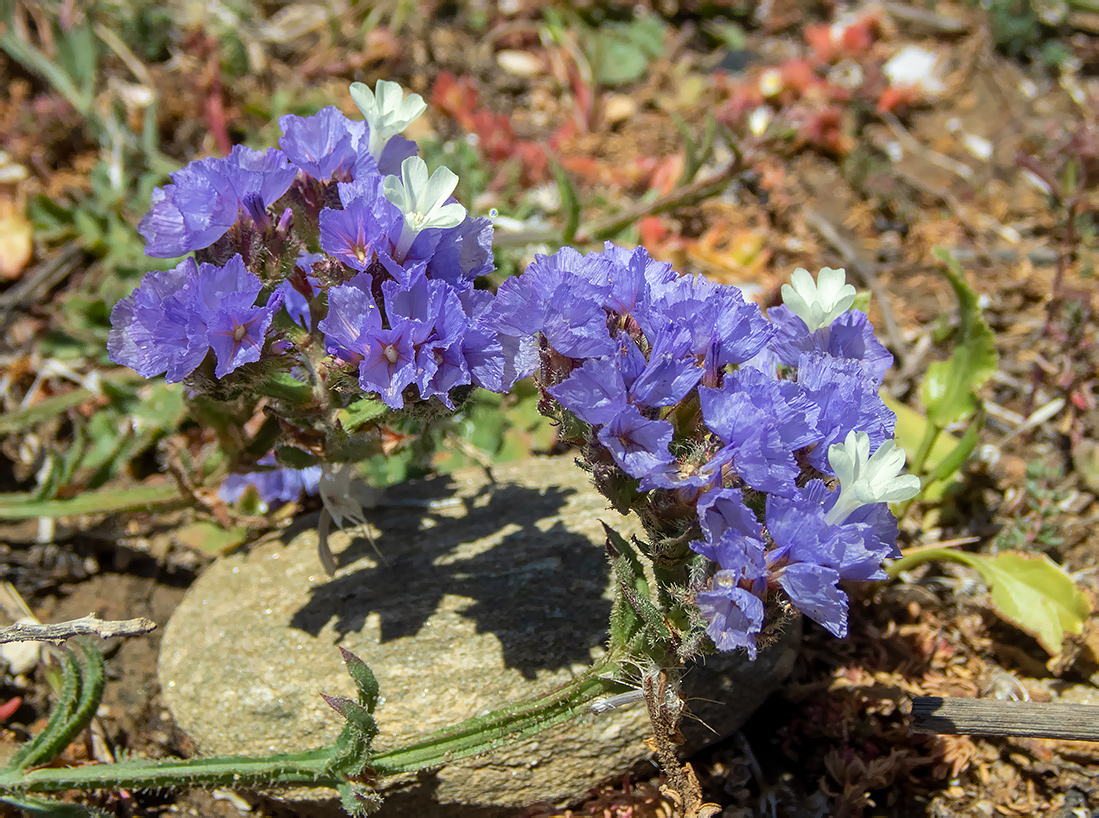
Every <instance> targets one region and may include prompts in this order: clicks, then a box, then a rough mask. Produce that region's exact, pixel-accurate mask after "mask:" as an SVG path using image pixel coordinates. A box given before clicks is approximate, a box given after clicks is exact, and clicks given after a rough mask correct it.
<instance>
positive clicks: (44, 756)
mask: <svg viewBox="0 0 1099 818" xmlns="http://www.w3.org/2000/svg"><path fill="white" fill-rule="evenodd" d="M79 701H80V664H79V663H78V662H77V660H76V656H75V655H74V654H73V652H72V651H71V650H65V651H63V652H62V654H61V691H60V692H59V693H58V695H57V704H56V705H54V708H53V711H52V712H51V713H50V718H49V720H48V721H47V722H46V726H45V727H43V728H42V732H40V733H39V734H38V735H36V736H35V737H34V738H32V739H30V740H28V741H27V742H26V744H24V745H23V746H22V747H20V748H19V749H18V750H16V751H15V753H14V754H13V755H12V757H11V759H10V760H9V761H8V767H9V768H10V769H13V770H23V769H26V768H27V767H34V766H37V765H39V764H45V763H46V762H47V761H49V760H50V759H51V758H53V756H52V755H49V754H48V753H47V750H48V748H51V747H53V745H54V743H55V742H56V740H57V737H58V736H60V735H61V734H62V733H63V732H64V730H65V726H66V723H67V722H68V720H69V718H70V717H71V716H72V714H73V712H74V711H75V710H76V708H77V704H78V703H79Z"/></svg>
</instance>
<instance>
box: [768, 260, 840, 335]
mask: <svg viewBox="0 0 1099 818" xmlns="http://www.w3.org/2000/svg"><path fill="white" fill-rule="evenodd" d="M790 282H791V283H790V284H784V285H782V301H783V303H784V304H785V305H786V306H787V307H789V309H790V311H791V312H793V313H794V315H796V316H797V317H798V318H800V319H801V320H802V321H804V322H805V325H806V326H807V327H808V328H809V331H810V332H816V331H817V330H819V329H821V328H823V327H827V326H829V325H830V324H831V323H832V322H833V321H835V320H836V319H837V318H838V317H839V316H841V315H843V314H844V313H845V312H847V311H848V310H849V309H851V305H852V304H854V303H855V295H856V293H855V288H854V287H852V286H851V285H850V284H847V283H845V271H844V270H843V269H842V268H840V269H832V268H831V267H822V268H821V271H820V273H819V274H818V275H817V280H816V281H815V282H814V281H813V277H812V276H811V275H810V274H809V272H808V271H807V270H805V269H803V268H801V267H799V268H798V269H796V270H794V273H793V275H791V276H790Z"/></svg>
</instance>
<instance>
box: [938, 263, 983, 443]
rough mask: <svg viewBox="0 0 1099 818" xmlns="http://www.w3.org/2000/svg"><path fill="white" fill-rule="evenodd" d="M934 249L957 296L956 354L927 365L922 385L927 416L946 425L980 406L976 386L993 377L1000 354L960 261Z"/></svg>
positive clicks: (942, 425) (939, 423)
mask: <svg viewBox="0 0 1099 818" xmlns="http://www.w3.org/2000/svg"><path fill="white" fill-rule="evenodd" d="M934 253H935V257H936V258H937V259H938V260H939V261H940V262H941V263H942V264H943V265H944V267H943V270H942V274H943V276H944V277H945V278H946V279H947V281H949V282H950V286H951V287H953V288H954V295H955V296H956V297H957V299H958V319H959V320H958V331H957V334H956V336H955V339H954V354H953V355H951V357H950V359H949V360H947V361H937V362H935V363H933V364H931V366H929V367H928V368H927V376H926V377H925V378H924V381H923V385H922V389H921V398H922V400H923V405H924V408H925V409H926V410H927V417H928V420H930V421H931V422H932V423H934V424H935V425H936V426H938V427H939V428H943V427H945V426H949V425H950V424H951V423H956V422H957V421H960V420H965V419H966V418H968V417H970V416H971V415H972V414H973V413H974V412H975V411H976V410H977V405H978V398H977V392H976V390H977V389H979V388H980V387H981V385H982V384H984V383H985V381H987V380H988V379H989V378H990V377H992V375H993V373H994V372H995V371H996V367H997V365H998V358H997V355H996V347H995V343H994V339H993V336H992V332H991V330H989V328H988V325H987V324H985V322H984V320H983V319H982V318H981V312H980V307H979V306H978V305H977V296H976V294H975V293H974V292H973V290H972V289H970V287H969V285H968V284H967V283H966V281H965V274H964V273H963V272H962V268H961V265H959V264H958V262H957V261H956V260H955V259H953V258H952V257H951V256H950V254H949V253H948V252H946V251H945V250H943V249H942V248H935V251H934Z"/></svg>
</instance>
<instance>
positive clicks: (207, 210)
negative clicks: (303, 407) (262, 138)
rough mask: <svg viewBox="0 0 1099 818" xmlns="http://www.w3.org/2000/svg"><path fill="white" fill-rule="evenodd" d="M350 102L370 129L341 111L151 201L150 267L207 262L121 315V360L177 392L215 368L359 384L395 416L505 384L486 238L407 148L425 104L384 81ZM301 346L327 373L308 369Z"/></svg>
mask: <svg viewBox="0 0 1099 818" xmlns="http://www.w3.org/2000/svg"><path fill="white" fill-rule="evenodd" d="M352 94H353V96H354V97H355V98H356V100H357V101H358V102H359V104H360V106H363V112H364V114H365V116H366V120H352V119H349V118H348V117H346V116H344V115H343V114H342V113H340V112H339V111H338V110H337V109H335V108H331V107H330V108H325V109H323V110H322V111H320V112H318V113H317V114H315V115H313V116H310V117H298V116H285V117H283V118H282V119H281V120H280V124H281V125H282V129H283V134H284V135H283V137H282V138H281V140H280V141H279V145H280V148H278V149H276V148H271V149H269V150H267V151H254V150H251V149H249V148H245V147H242V146H238V147H236V148H234V149H233V151H232V153H231V154H230V155H229V156H227V157H225V158H209V159H201V160H198V161H195V162H192V163H190V164H189V165H187V166H186V167H185V168H183V169H182V170H180V171H178V172H176V173H174V174H172V181H171V184H169V185H167V186H166V187H165V188H163V189H157V190H156V191H154V194H153V202H152V208H151V209H150V211H149V213H148V214H147V215H146V216H145V218H144V219H142V221H141V224H140V227H139V231H140V232H141V234H142V235H143V236H144V237H145V240H146V252H147V253H148V254H149V255H151V256H157V257H172V256H178V255H181V254H185V253H190V252H194V253H195V254H196V256H195V257H194V258H188V259H186V260H184V261H183V262H181V263H180V264H179V265H178V266H177V267H176V268H175V269H173V270H169V271H166V272H152V273H149V274H147V275H146V276H145V278H144V280H143V281H142V283H141V285H140V286H139V287H138V288H137V289H136V290H135V291H134V292H133V293H132V294H131V295H130V296H128V297H127V298H124V299H122V300H121V301H120V302H119V303H118V304H117V305H116V306H115V308H114V311H113V312H112V315H111V323H112V330H111V333H110V336H109V344H108V349H109V353H110V356H111V358H112V360H114V361H115V362H117V363H120V364H124V365H126V366H130V367H131V368H133V369H135V370H136V371H137V372H139V373H140V374H142V375H144V376H146V377H150V376H154V375H158V374H160V373H165V375H166V378H167V380H168V381H172V382H174V381H179V380H182V379H184V378H186V377H187V376H188V375H190V374H191V373H192V372H194V371H195V370H196V369H197V368H198V367H199V365H200V364H202V362H203V360H204V359H205V358H206V356H207V353H209V352H210V351H212V352H213V355H214V357H215V359H216V365H215V366H214V368H213V375H214V377H215V378H218V379H221V378H224V377H226V376H229V375H231V374H232V373H235V372H237V371H238V370H239V369H240V367H242V366H243V365H245V364H253V363H256V362H257V361H260V360H261V359H266V360H273V359H278V360H279V362H280V363H279V366H281V367H282V368H283V369H284V370H285V371H287V372H295V371H297V372H301V371H310V372H318V371H323V370H325V369H328V370H333V369H334V370H343V369H350V368H352V367H353V368H354V369H356V370H357V373H358V383H359V387H360V388H361V389H362V390H363V391H366V392H369V393H376V394H377V395H378V396H379V397H381V398H382V399H383V400H384V401H385V403H386V404H388V405H389V406H390V407H392V408H395V409H396V408H401V407H402V406H404V405H405V402H406V400H408V399H410V398H411V399H420V400H430V399H432V398H437V399H438V400H439V401H441V402H442V403H443V404H444V405H446V406H447V407H449V408H454V399H453V397H452V396H451V391H452V390H454V389H455V388H456V387H461V386H463V385H467V384H475V385H479V386H483V387H486V388H489V389H493V390H496V391H502V390H506V389H507V388H508V387H509V386H510V385H511V383H512V382H513V381H514V379H515V376H514V373H510V372H509V369H508V367H509V366H510V365H511V364H510V362H511V360H512V359H513V357H514V356H508V355H506V354H505V353H506V352H507V350H505V348H504V346H503V344H502V342H501V339H500V338H499V337H498V336H497V334H496V333H494V332H492V331H490V330H489V329H488V327H487V325H486V324H485V320H484V319H485V316H486V314H487V312H488V309H489V307H490V306H491V301H492V295H491V294H490V293H489V292H487V291H480V290H475V289H474V287H473V283H474V280H475V279H476V278H477V277H478V276H481V275H484V274H485V273H488V272H491V270H492V269H493V258H492V226H491V224H490V223H489V222H488V220H487V219H474V218H470V217H469V216H467V214H466V212H465V209H464V208H463V207H462V206H461V205H459V204H457V203H455V202H454V200H453V199H452V198H451V197H450V193H451V192H452V191H453V189H454V185H455V184H456V182H457V177H454V175H453V174H451V173H449V171H446V170H445V169H440V170H439V171H436V173H435V174H434V175H432V176H431V177H430V178H429V177H428V175H427V170H426V167H425V166H424V163H423V161H422V160H421V159H419V158H418V157H416V156H415V155H414V154H415V153H416V146H415V144H414V143H412V142H409V141H408V140H406V139H404V138H402V137H400V136H397V135H396V133H397V131H398V130H400V129H401V128H402V127H404V125H406V124H407V123H408V122H409V121H411V120H412V119H414V118H415V117H416V116H418V115H419V113H420V112H422V110H423V103H422V100H420V99H419V97H418V96H416V95H410V96H405V95H404V94H403V92H402V91H401V90H400V88H399V87H398V86H396V85H395V84H392V83H385V82H381V83H379V85H378V93H377V95H376V96H375V95H374V94H373V93H371V92H370V90H369V89H367V88H365V86H361V85H359V84H355V85H354V86H352ZM371 123H373V126H374V127H375V129H376V132H372V130H371V128H372V125H371ZM388 174H392V175H388ZM280 308H283V309H282V310H281V311H280ZM280 316H281V317H280ZM298 328H300V329H303V330H305V332H306V333H307V334H313V335H314V336H315V337H314V338H313V339H312V340H309V339H306V338H305V337H304V336H303V335H302V333H301V332H298V331H297V329H298ZM295 344H302V345H303V349H301V350H297V349H296V347H295ZM304 347H307V348H308V349H309V350H321V351H322V352H328V353H330V355H331V356H332V357H331V358H329V359H327V360H324V361H322V360H318V359H316V358H315V357H314V359H312V360H310V361H309V363H310V364H311V365H310V366H307V367H304V368H302V367H297V366H296V364H297V363H298V362H300V359H301V357H302V356H304V355H306V354H309V353H307V352H306V351H305V349H304ZM295 356H297V357H298V359H299V361H298V362H296V361H295ZM265 371H267V370H265ZM258 372H259V370H255V371H254V372H253V374H255V373H258ZM236 377H240V375H238V376H236ZM332 382H333V383H342V381H341V380H340V379H334V380H333V381H332ZM314 385H317V384H314ZM410 387H415V389H414V390H412V391H409V390H410ZM353 397H354V395H350V396H349V395H348V394H347V393H346V392H345V393H344V394H343V395H342V397H340V398H339V400H342V401H344V402H346V400H349V399H351V398H353ZM318 403H320V404H331V401H327V400H321V401H318Z"/></svg>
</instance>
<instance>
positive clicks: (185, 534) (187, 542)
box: [172, 520, 249, 557]
mask: <svg viewBox="0 0 1099 818" xmlns="http://www.w3.org/2000/svg"><path fill="white" fill-rule="evenodd" d="M248 537H249V531H248V529H247V528H242V527H241V526H233V527H232V528H224V527H223V526H221V525H219V524H217V523H211V522H208V521H206V520H196V521H195V522H193V523H189V524H187V525H183V526H180V527H179V528H176V529H175V530H174V531H173V532H172V539H173V540H174V541H175V542H177V543H179V544H180V545H184V546H186V547H187V548H192V549H194V550H195V551H201V552H203V553H204V554H209V555H210V556H213V557H216V556H220V555H221V554H225V553H227V552H229V551H232V550H233V549H234V548H236V547H237V546H239V545H241V544H242V543H244V542H246V541H247V540H248Z"/></svg>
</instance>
